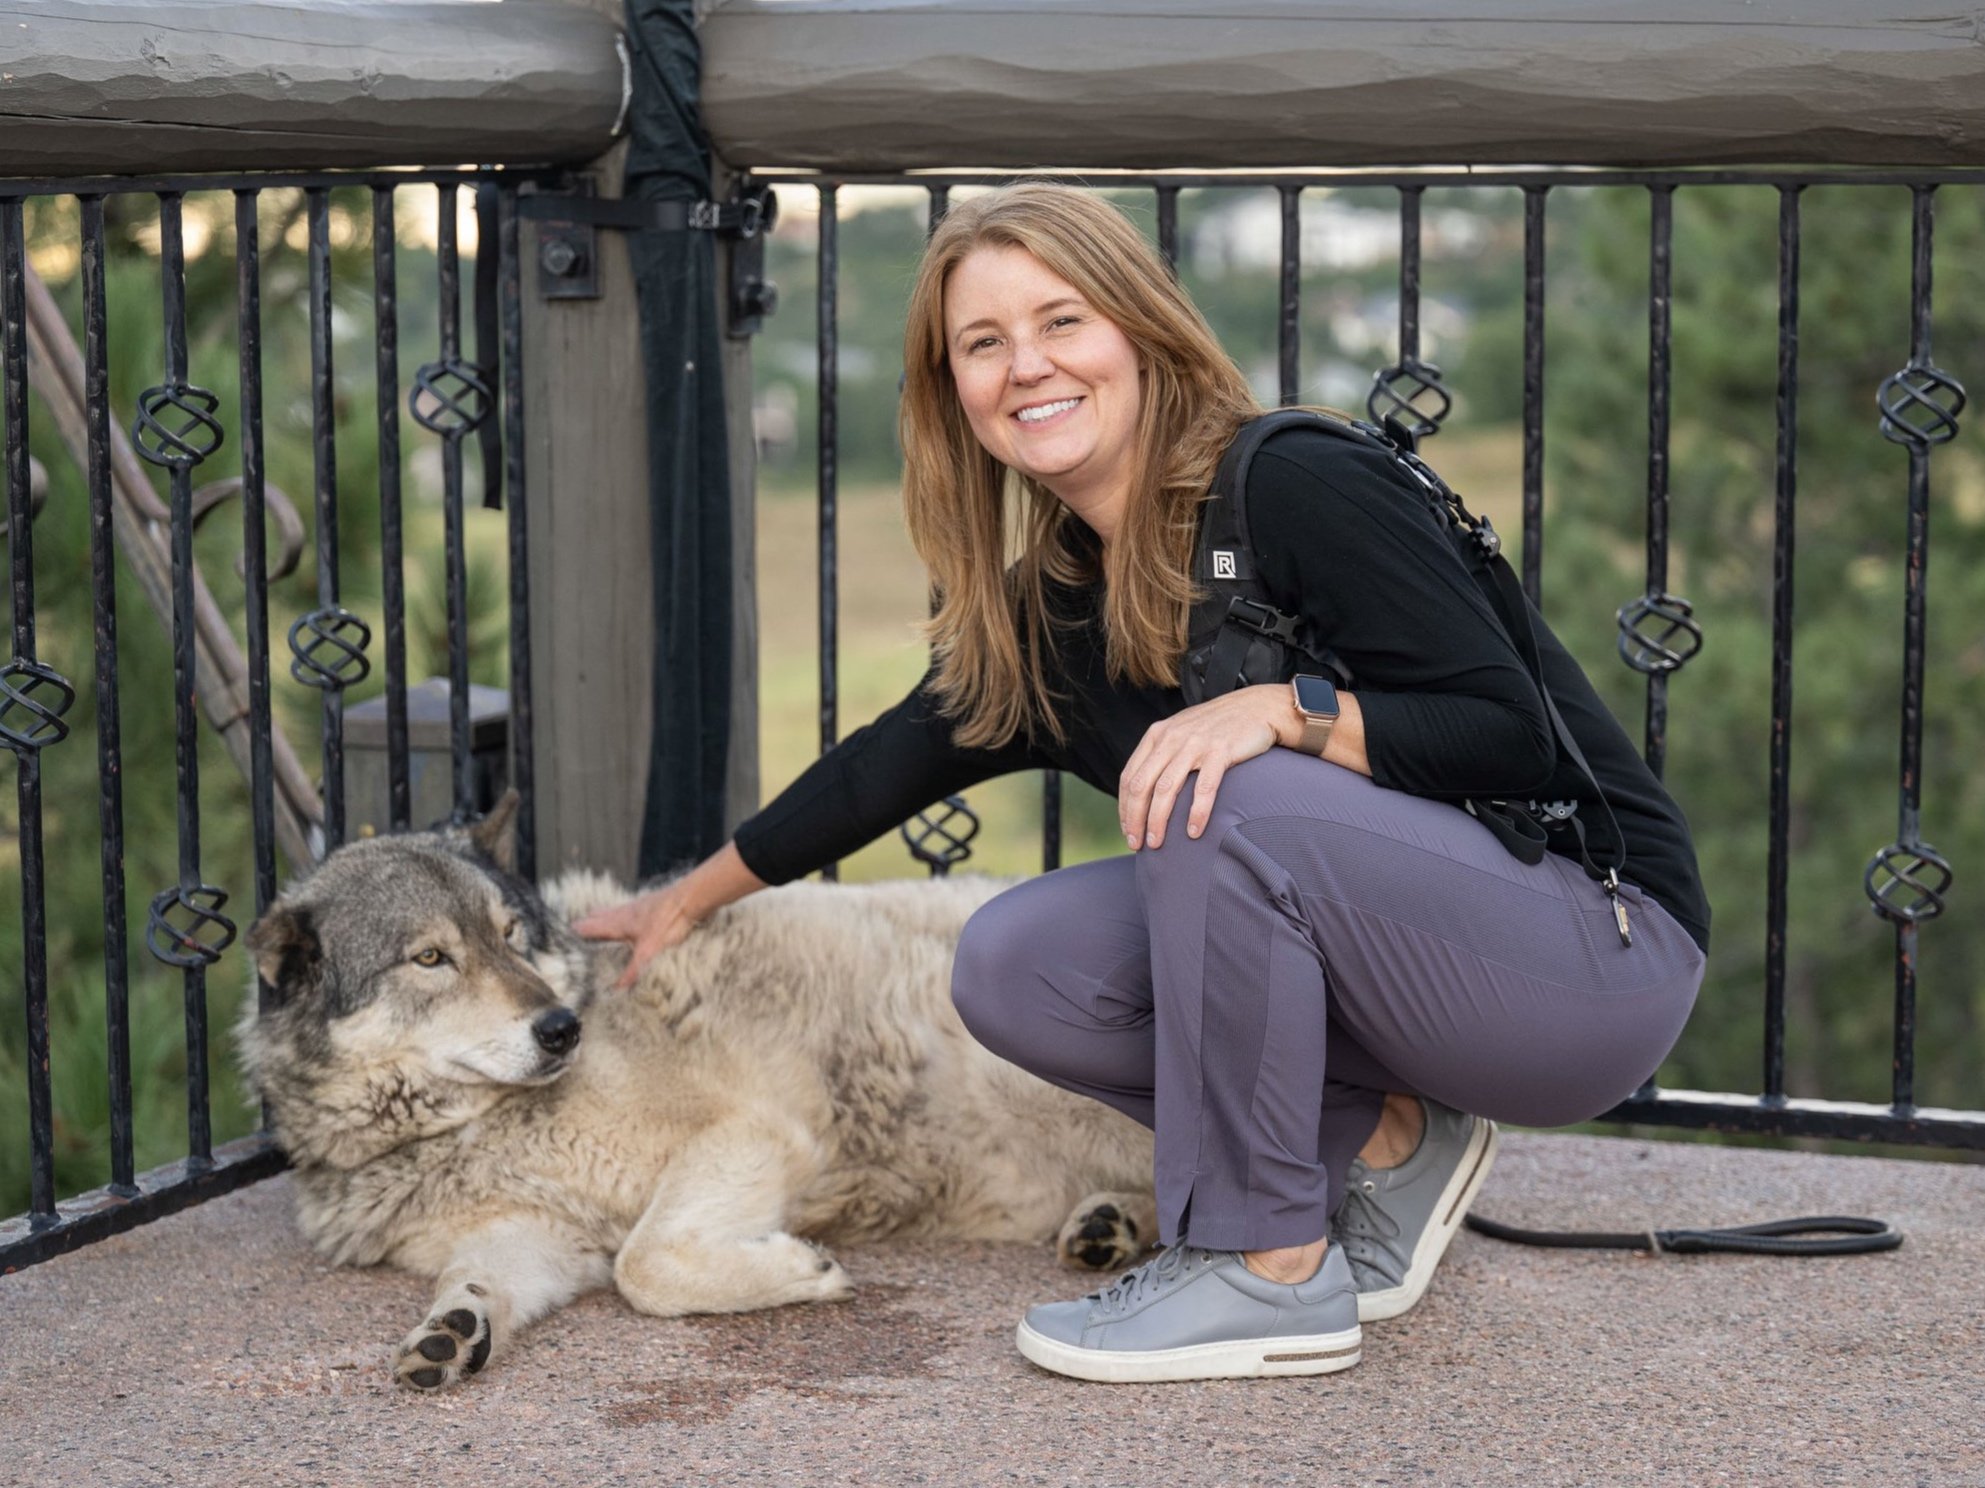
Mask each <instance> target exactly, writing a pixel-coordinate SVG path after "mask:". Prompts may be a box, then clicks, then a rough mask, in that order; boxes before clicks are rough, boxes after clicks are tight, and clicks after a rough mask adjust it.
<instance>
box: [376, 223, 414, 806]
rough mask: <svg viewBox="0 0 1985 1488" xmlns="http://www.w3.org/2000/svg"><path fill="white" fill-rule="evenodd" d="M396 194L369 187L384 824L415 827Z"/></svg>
mask: <svg viewBox="0 0 1985 1488" xmlns="http://www.w3.org/2000/svg"><path fill="white" fill-rule="evenodd" d="M395 237H396V231H395V227H394V222H393V188H392V187H391V186H374V187H373V188H372V323H373V337H374V340H375V342H376V345H375V346H374V348H373V382H374V385H375V388H376V390H377V397H376V400H375V401H376V404H377V407H378V418H379V591H380V600H381V603H382V605H383V607H384V610H385V630H386V819H387V821H388V822H389V823H390V825H391V826H392V828H393V829H394V830H395V831H403V830H405V829H406V828H407V827H409V826H411V825H412V824H413V784H412V781H411V778H410V769H411V767H410V759H409V743H408V738H407V559H406V536H405V526H404V522H403V520H402V512H401V505H400V279H399V255H398V248H399V245H398V243H397V242H396V241H395Z"/></svg>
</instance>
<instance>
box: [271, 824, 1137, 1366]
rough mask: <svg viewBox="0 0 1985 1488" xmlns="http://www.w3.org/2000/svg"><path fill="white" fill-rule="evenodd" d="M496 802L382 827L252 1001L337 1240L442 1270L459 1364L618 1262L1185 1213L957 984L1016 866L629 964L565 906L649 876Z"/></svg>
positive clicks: (752, 903) (664, 1296) (798, 909)
mask: <svg viewBox="0 0 1985 1488" xmlns="http://www.w3.org/2000/svg"><path fill="white" fill-rule="evenodd" d="M512 804H513V803H511V802H506V803H505V804H504V805H503V806H500V807H499V808H498V810H497V811H496V812H495V813H492V815H491V817H490V818H489V819H488V820H486V821H485V822H483V823H482V824H481V825H479V826H477V827H475V828H471V829H446V830H440V831H430V832H421V833H412V834H405V835H397V836H390V837H379V838H372V839H368V840H364V841H359V842H354V843H352V844H349V845H347V846H345V847H342V848H340V849H338V850H337V851H336V852H334V853H332V854H330V856H329V857H327V858H326V859H325V861H324V862H323V863H322V864H321V865H319V866H318V867H317V868H316V869H315V870H314V871H313V872H312V873H310V874H309V876H308V877H306V878H304V879H303V880H301V881H300V882H298V883H296V884H293V885H291V886H290V887H289V888H288V889H287V890H286V891H285V893H284V894H283V895H282V897H281V898H279V899H278V900H277V901H276V902H275V903H274V904H272V905H271V906H270V908H269V910H268V912H267V913H266V914H265V915H264V916H263V917H262V918H261V919H260V920H258V921H257V922H256V924H255V925H254V926H253V927H252V928H251V929H250V931H249V932H248V936H247V945H248V947H249V949H250V951H251V952H252V954H253V956H254V959H255V964H256V967H257V969H258V970H259V971H260V973H261V975H262V977H263V978H264V979H265V980H266V981H267V982H268V984H269V986H270V987H271V988H272V989H273V1005H272V1006H271V1007H269V1008H268V1009H267V1010H266V1011H264V1012H262V1013H261V1014H260V1015H259V1016H258V1015H257V1013H256V1010H255V1008H254V1006H253V999H251V1000H250V1003H251V1005H250V1007H249V1008H248V1009H247V1011H246V1012H245V1013H244V1015H243V1018H242V1021H241V1023H240V1025H239V1027H238V1028H237V1030H236V1034H237V1042H238V1047H239V1050H240V1053H241V1058H242V1062H243V1065H244V1068H245V1070H246V1072H247V1074H248V1076H249V1077H250V1081H251V1083H252V1084H253V1086H254V1087H255V1089H256V1090H257V1092H258V1093H259V1094H260V1095H261V1096H262V1097H263V1098H264V1099H265V1100H266V1101H267V1102H268V1107H269V1111H270V1114H271V1119H272V1123H273V1128H274V1131H275V1133H276V1136H277V1137H278V1139H279V1140H280V1141H281V1143H282V1145H283V1146H284V1148H285V1149H286V1150H287V1151H288V1153H289V1155H290V1159H291V1162H292V1163H293V1165H294V1169H295V1176H294V1181H295V1186H296V1191H297V1195H298V1219H299V1223H300V1225H301V1227H302V1229H303V1232H304V1234H305V1235H306V1236H307V1237H308V1238H309V1240H310V1242H311V1243H312V1244H313V1245H314V1246H316V1247H317V1249H318V1250H319V1251H321V1252H322V1253H323V1254H324V1255H326V1256H328V1257H330V1258H331V1259H333V1260H336V1261H339V1262H345V1263H351V1264H358V1265H372V1264H378V1263H387V1264H391V1265H394V1266H399V1267H402V1268H405V1269H408V1270H411V1271H414V1272H417V1273H421V1274H424V1275H428V1276H432V1277H434V1278H436V1288H435V1293H434V1300H433V1303H432V1305H431V1306H429V1307H428V1308H427V1309H426V1311H425V1312H424V1314H423V1315H422V1317H421V1319H420V1320H419V1321H418V1322H417V1323H416V1324H415V1325H414V1327H413V1328H412V1329H411V1331H409V1332H408V1334H407V1335H406V1337H405V1338H404V1339H402V1340H401V1342H400V1344H399V1346H398V1348H397V1350H396V1352H395V1355H394V1361H393V1368H394V1372H395V1374H396V1375H397V1377H398V1378H399V1379H400V1380H402V1381H403V1382H405V1383H408V1384H410V1385H413V1386H416V1387H419V1388H423V1389H438V1388H441V1387H443V1386H446V1385H450V1384H453V1383H455V1382H456V1381H458V1380H461V1379H463V1378H464V1377H466V1376H468V1375H471V1374H474V1373H476V1372H478V1371H479V1370H481V1369H483V1368H484V1367H485V1366H486V1365H487V1364H488V1363H489V1362H490V1361H491V1360H492V1359H493V1358H495V1357H496V1356H497V1355H498V1354H500V1353H502V1352H503V1351H504V1350H505V1349H506V1348H507V1347H508V1346H509V1343H510V1341H511V1339H512V1338H513V1337H514V1336H515V1335H516V1333H517V1332H518V1330H519V1329H521V1328H523V1327H524V1326H525V1325H526V1324H528V1323H530V1322H531V1321H532V1320H534V1319H536V1318H539V1317H542V1316H544V1315H545V1314H546V1313H548V1312H551V1311H552V1310H554V1309H556V1308H558V1307H561V1306H563V1305H564V1304H565V1303H567V1302H569V1301H570V1300H571V1299H572V1298H574V1297H576V1296H578V1295H579V1294H580V1293H582V1292H585V1291H588V1290H591V1289H594V1288H597V1287H602V1286H605V1285H607V1284H608V1283H609V1282H611V1283H612V1285H613V1286H614V1287H615V1289H616V1290H617V1291H618V1292H619V1293H620V1295H621V1296H622V1297H623V1298H625V1299H626V1300H627V1302H628V1304H629V1305H630V1306H632V1307H634V1308H636V1309H637V1310H639V1311H641V1312H645V1313H651V1314H654V1315H656V1316H662V1317H667V1316H674V1315H677V1314H682V1313H691V1312H731V1311H746V1310H750V1309H755V1308H761V1307H775V1306H779V1305H782V1304H785V1303H790V1302H828V1301H835V1300H838V1299H840V1298H844V1297H846V1296H848V1295H849V1292H850V1282H849V1279H848V1277H847V1275H846V1273H845V1272H844V1271H843V1270H842V1269H841V1267H840V1265H839V1264H837V1263H836V1262H835V1261H834V1260H833V1259H832V1257H831V1256H829V1255H828V1254H826V1253H825V1251H823V1250H822V1249H821V1248H820V1247H821V1246H822V1245H826V1244H835V1243H851V1242H858V1241H868V1240H872V1239H877V1238H880V1237H883V1236H888V1235H922V1236H937V1237H955V1238H961V1239H982V1240H1008V1241H1042V1242H1045V1241H1047V1240H1048V1239H1050V1238H1055V1239H1056V1241H1057V1244H1058V1247H1059V1250H1060V1252H1061V1254H1062V1256H1063V1258H1064V1259H1065V1260H1067V1261H1068V1262H1070V1263H1071V1264H1075V1265H1087V1266H1092V1267H1096V1268H1099V1269H1100V1268H1104V1267H1109V1266H1115V1265H1120V1264H1123V1263H1124V1262H1127V1261H1129V1260H1130V1259H1132V1258H1134V1256H1135V1255H1136V1254H1137V1253H1138V1252H1139V1251H1140V1250H1142V1248H1143V1247H1144V1245H1146V1244H1148V1243H1149V1240H1150V1238H1151V1237H1152V1235H1153V1234H1154V1233H1155V1229H1156V1214H1155V1211H1154V1209H1153V1205H1152V1199H1151V1192H1150V1183H1151V1137H1150V1134H1149V1133H1148V1132H1146V1131H1145V1130H1144V1129H1143V1128H1141V1127H1139V1126H1138V1125H1137V1124H1136V1123H1134V1122H1132V1121H1131V1120H1129V1119H1128V1118H1127V1117H1125V1116H1122V1115H1120V1114H1118V1113H1117V1112H1114V1111H1111V1110H1109V1109H1108V1108H1106V1107H1104V1106H1101V1105H1099V1104H1097V1103H1095V1102H1093V1101H1089V1100H1085V1099H1083V1098H1081V1097H1079V1096H1076V1095H1072V1094H1069V1093H1068V1092H1065V1091H1062V1090H1058V1089H1056V1088H1054V1087H1052V1086H1050V1085H1048V1084H1046V1083H1044V1082H1042V1081H1040V1080H1038V1079H1036V1078H1035V1077H1033V1076H1031V1075H1028V1074H1026V1073H1023V1072H1022V1071H1021V1070H1019V1069H1017V1068H1015V1067H1014V1066H1012V1065H1009V1064H1006V1063H1005V1062H1003V1061H1002V1060H1000V1059H998V1058H997V1057H996V1056H994V1055H992V1054H990V1053H988V1052H986V1051H985V1050H983V1049H982V1048H980V1047H979V1046H978V1044H977V1043H975V1042H974V1041H973V1039H972V1038H971V1037H970V1035H968V1034H967V1033H966V1031H965V1028H964V1026H963V1025H962V1024H961V1023H960V1022H959V1021H958V1017H957V1015H956V1013H955V1012H954V1011H953V1009H952V1006H951V1001H950V995H949V983H950V968H951V960H952V952H953V948H954V947H955V945H956V943H957V939H958V932H959V930H960V929H961V928H962V926H963V925H964V923H965V920H966V918H967V917H968V916H969V915H970V914H971V912H972V911H973V910H974V909H975V908H977V907H978V905H979V904H981V903H982V902H984V901H985V900H986V899H988V898H990V897H991V896H992V895H993V894H994V893H996V892H997V891H998V890H999V889H1000V888H1002V887H1004V885H1003V884H1001V883H998V882H995V881H993V880H988V879H981V878H958V879H952V880H939V881H930V882H901V883H889V884H875V885H868V886H862V887H842V886H838V885H826V884H795V885H789V886H786V887H784V888H779V889H772V890H767V891H765V892H762V893H759V894H756V895H754V896H752V897H751V898H749V899H746V900H744V901H742V902H740V903H738V904H735V905H732V906H731V907H729V908H728V909H724V910H721V911H719V912H717V913H716V914H715V915H713V916H712V917H711V918H710V919H709V920H708V921H707V922H706V923H705V924H704V925H702V926H701V927H699V928H698V929H697V930H696V932H695V933H693V934H692V935H691V936H690V937H689V938H688V939H687V940H686V941H685V942H684V943H683V944H682V945H680V946H678V947H676V948H675V949H673V950H671V951H665V952H663V953H662V954H661V955H659V956H657V957H656V958H655V960H654V961H653V962H651V963H650V965H649V966H648V968H647V969H646V970H645V971H644V972H643V974H642V975H641V977H640V978H639V980H638V981H637V982H636V983H635V985H634V986H633V987H632V988H631V989H629V990H628V991H626V992H616V991H613V990H612V989H611V987H610V983H611V981H612V978H613V975H614V974H615V973H616V972H617V971H618V970H619V969H620V967H621V966H622V965H624V959H623V958H624V955H625V949H624V948H623V947H619V946H611V947H609V946H602V945H597V944H594V943H592V942H587V941H584V940H582V939H580V938H579V937H578V936H577V935H576V934H575V933H574V932H573V931H572V930H571V929H570V927H569V921H571V920H573V919H576V918H578V917H579V916H581V915H583V914H586V913H589V912H591V911H592V910H594V909H597V908H603V907H605V906H607V905H610V904H613V903H617V902H620V901H621V900H624V899H626V898H628V897H630V891H629V890H627V889H625V888H623V887H621V886H619V885H617V884H615V883H613V882H611V881H610V880H608V879H606V878H604V877H602V876H600V875H597V874H590V873H574V874H570V875H568V876H566V877H564V878H562V879H561V880H559V881H558V882H556V883H553V884H551V885H549V886H547V888H546V889H545V891H544V893H543V895H542V896H541V895H540V894H539V893H538V892H537V891H534V890H533V888H532V887H531V886H530V885H529V884H527V883H525V882H524V881H523V880H522V879H520V878H519V877H517V876H516V874H515V873H514V872H513V871H512V855H511V851H510V846H509V841H510V838H509V831H508V828H509V823H510V818H511V812H512Z"/></svg>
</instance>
